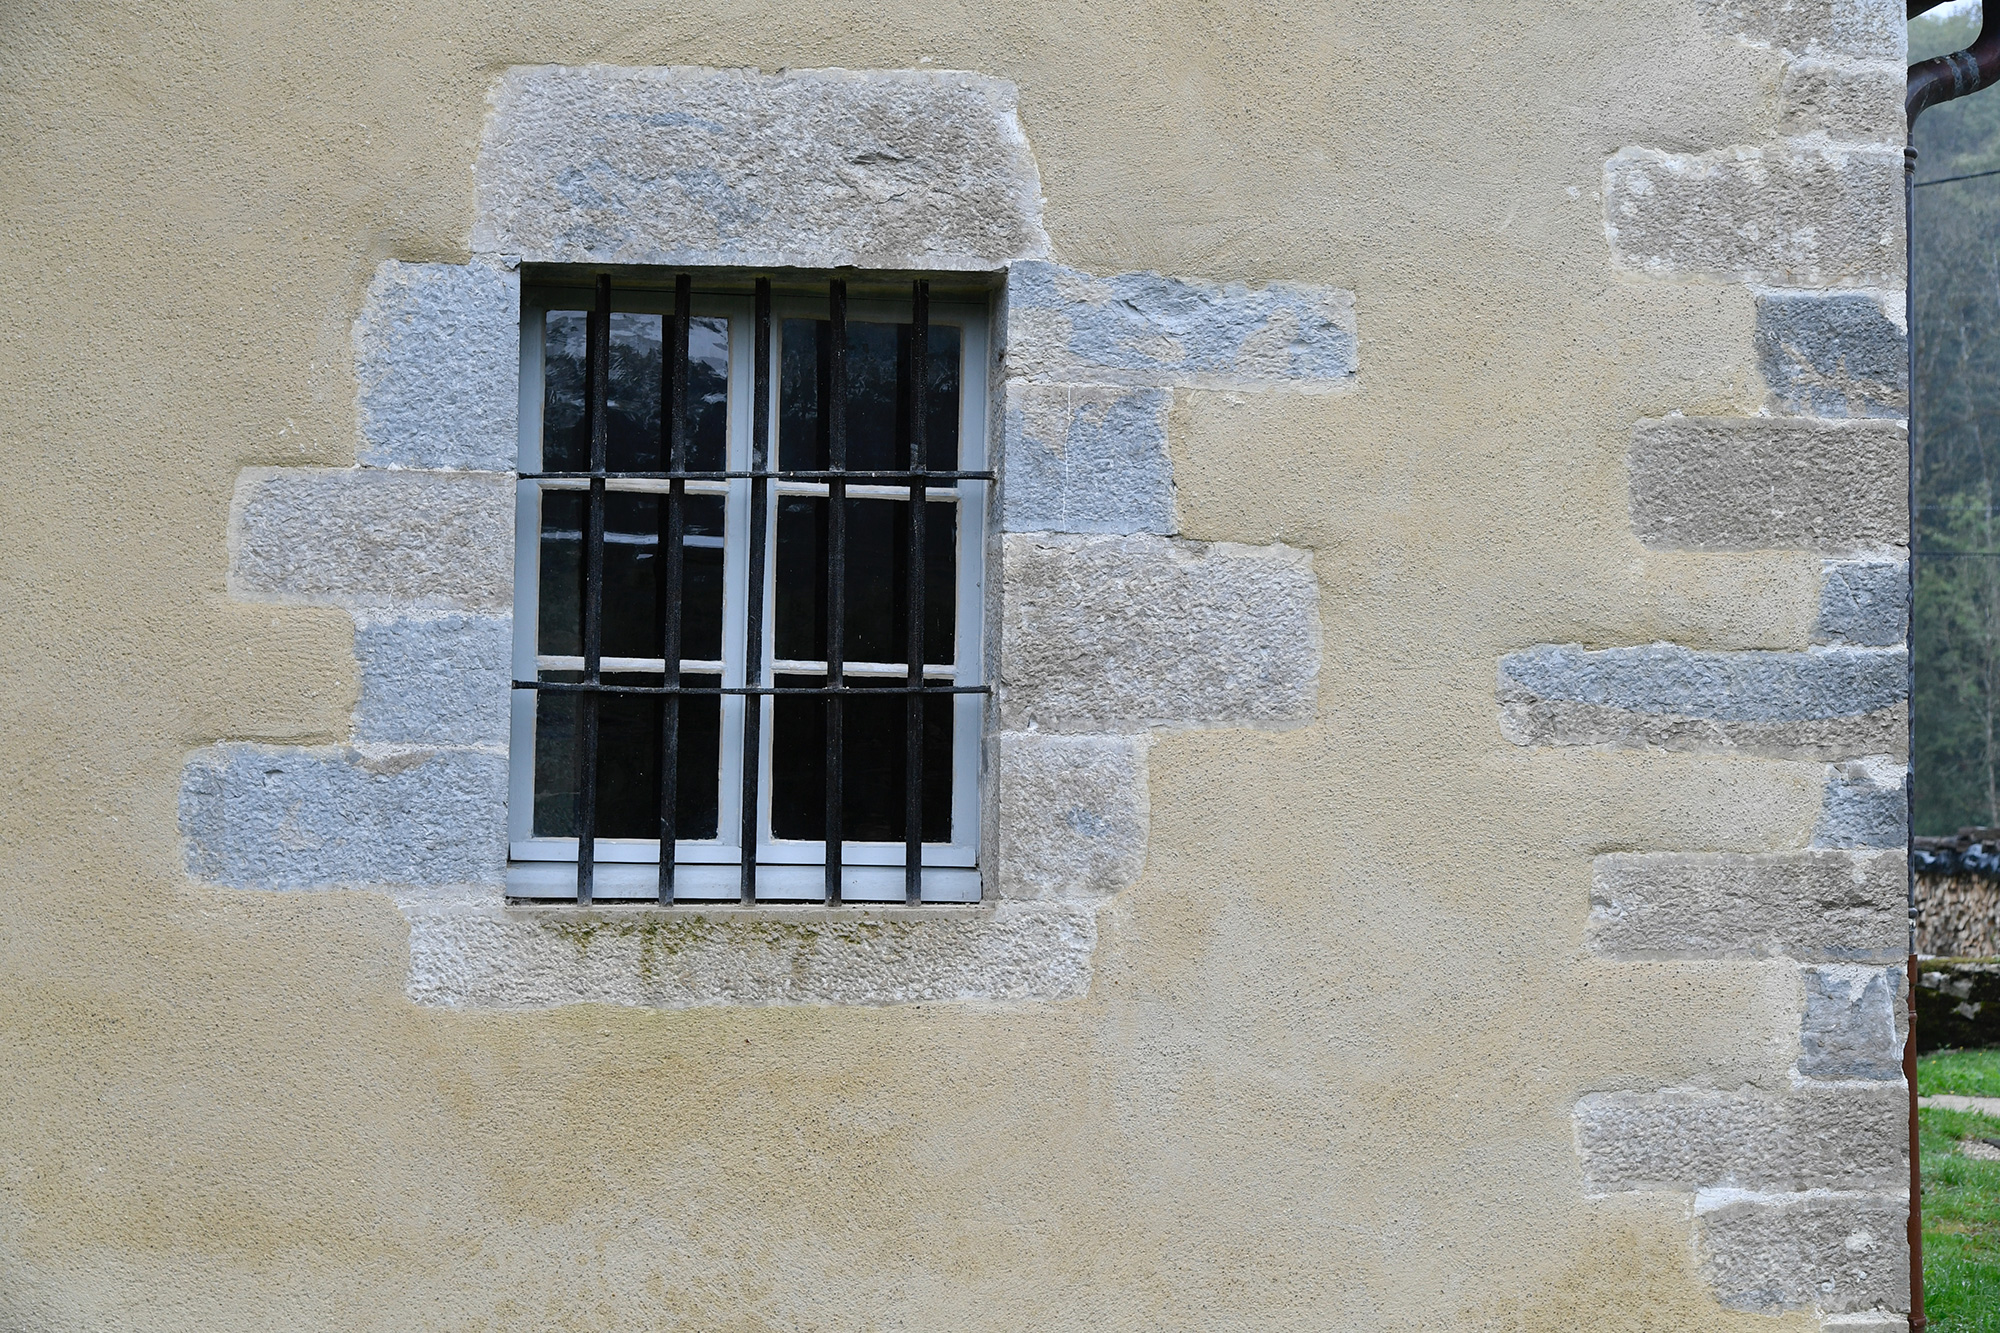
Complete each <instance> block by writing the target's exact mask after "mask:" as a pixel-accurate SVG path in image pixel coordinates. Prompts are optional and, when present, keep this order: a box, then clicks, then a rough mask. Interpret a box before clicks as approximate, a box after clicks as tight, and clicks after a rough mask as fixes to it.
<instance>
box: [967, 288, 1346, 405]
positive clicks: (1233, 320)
mask: <svg viewBox="0 0 2000 1333" xmlns="http://www.w3.org/2000/svg"><path fill="white" fill-rule="evenodd" d="M1006 363H1007V373H1008V374H1010V375H1016V376H1021V377H1025V378H1028V379H1035V380H1045V381H1050V382H1055V383H1069V382H1079V383H1109V384H1140V385H1160V386H1175V385H1179V386H1185V387H1191V388H1271V387H1278V386H1284V387H1291V388H1305V389H1311V388H1319V389H1326V388H1338V387H1341V386H1344V385H1346V384H1347V383H1349V382H1350V381H1351V380H1352V378H1353V376H1354V373H1355V365H1356V344H1355V331H1354V296H1353V293H1351V292H1344V291H1340V290H1338V289H1335V288H1329V287H1295V286H1288V285H1285V284H1282V283H1272V284H1271V285H1269V286H1267V287H1259V288H1254V289H1253V288H1249V287H1245V286H1243V285H1242V284H1240V283H1238V284H1232V285H1230V286H1226V287H1220V286H1215V285H1213V284H1210V283H1204V282H1195V281H1190V280H1187V279H1182V278H1165V277H1161V276H1160V275H1159V274H1157V273H1120V274H1118V275H1116V276H1114V277H1109V278H1097V277H1092V276H1091V275H1090V274H1087V273H1078V272H1077V271H1075V270H1074V269H1067V268H1063V267H1061V266H1060V265H1057V264H1050V263H1023V264H1015V265H1014V266H1013V267H1012V268H1010V269H1008V271H1007V346H1006Z"/></svg>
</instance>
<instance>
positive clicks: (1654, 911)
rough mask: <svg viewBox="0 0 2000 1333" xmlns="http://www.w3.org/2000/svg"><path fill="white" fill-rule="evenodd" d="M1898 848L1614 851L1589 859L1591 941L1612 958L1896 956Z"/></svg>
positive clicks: (1901, 896)
mask: <svg viewBox="0 0 2000 1333" xmlns="http://www.w3.org/2000/svg"><path fill="white" fill-rule="evenodd" d="M1904 877H1905V862H1904V854H1903V853H1902V852H1901V851H1892V852H1891V851H1884V852H1835V851H1804V852H1772V853H1759V854H1747V855H1746V854H1739V853H1734V852H1613V853H1609V854H1607V855H1604V856H1600V857H1598V858H1597V859H1596V861H1595V862H1594V863H1593V865H1592V874H1591V892H1590V926H1589V936H1588V942H1589V945H1590V948H1591V950H1592V951H1593V952H1595V953H1598V954H1603V955H1606V956H1609V957H1613V958H1772V957H1791V958H1797V959H1800V960H1802V961H1806V962H1878V963H1891V962H1896V961H1899V960H1900V959H1901V958H1902V957H1903V952H1904V947H1905V945H1906V944H1907V942H1908V940H1907V934H1908V910H1907V906H1906V896H1905V884H1904Z"/></svg>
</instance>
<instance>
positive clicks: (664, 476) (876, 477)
mask: <svg viewBox="0 0 2000 1333" xmlns="http://www.w3.org/2000/svg"><path fill="white" fill-rule="evenodd" d="M514 475H515V476H516V477H517V478H518V479H520V480H521V481H589V480H591V479H592V478H594V477H603V478H605V479H607V480H610V481H618V480H621V479H622V480H630V481H675V480H680V481H738V480H744V479H748V480H751V481H757V480H760V479H761V480H764V481H833V480H835V479H838V480H840V481H884V482H900V483H902V484H903V485H906V486H907V485H909V484H910V483H911V482H913V481H927V480H928V481H992V480H994V479H995V477H996V474H995V473H992V472H959V471H951V472H932V471H928V470H927V471H923V472H911V471H909V470H908V469H904V470H901V471H895V472H879V471H877V472H847V471H839V470H828V469H825V468H820V469H803V468H802V469H798V470H795V471H785V472H614V471H611V470H608V469H607V470H606V471H603V472H517V473H515V474H514Z"/></svg>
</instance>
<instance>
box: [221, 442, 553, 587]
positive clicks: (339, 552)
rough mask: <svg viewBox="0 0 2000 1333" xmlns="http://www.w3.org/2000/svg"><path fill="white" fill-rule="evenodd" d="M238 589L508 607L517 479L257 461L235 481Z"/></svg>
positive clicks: (233, 572)
mask: <svg viewBox="0 0 2000 1333" xmlns="http://www.w3.org/2000/svg"><path fill="white" fill-rule="evenodd" d="M232 527H233V529H234V531H233V533H232V534H231V535H232V541H231V559H230V591H231V593H232V594H233V595H235V596H236V597H239V598H241V599H243V600H246V601H280V602H301V603H309V604H320V605H332V606H345V607H348V608H350V609H357V610H370V609H374V610H386V611H392V612H403V611H417V610H462V611H507V610H509V609H510V608H511V606H512V604H513V598H514V481H513V479H512V478H510V477H505V476H496V475H495V474H493V473H488V472H412V471H386V470H382V469H377V468H346V469H335V468H287V469H279V470H262V469H252V470H248V471H246V472H244V473H243V475H242V476H241V477H240V478H239V479H238V481H237V483H236V506H235V513H234V515H233V516H232Z"/></svg>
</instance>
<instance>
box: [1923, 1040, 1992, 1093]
mask: <svg viewBox="0 0 2000 1333" xmlns="http://www.w3.org/2000/svg"><path fill="white" fill-rule="evenodd" d="M1917 1087H1918V1088H1919V1089H1920V1090H1921V1091H1922V1092H1923V1093H1924V1095H1925V1096H1927V1097H1928V1096H1930V1095H1931V1094H1933V1093H1939V1092H1946V1093H1950V1094H1951V1095H1952V1096H1954V1097H2000V1051H1933V1052H1931V1053H1930V1054H1929V1055H1923V1056H1918V1057H1917Z"/></svg>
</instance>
